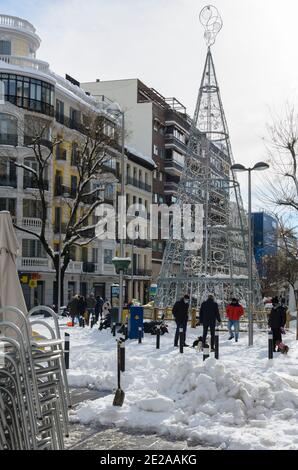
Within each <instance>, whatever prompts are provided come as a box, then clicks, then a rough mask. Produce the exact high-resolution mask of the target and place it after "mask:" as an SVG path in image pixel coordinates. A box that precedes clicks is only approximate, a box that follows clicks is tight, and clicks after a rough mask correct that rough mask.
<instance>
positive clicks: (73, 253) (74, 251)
mask: <svg viewBox="0 0 298 470" xmlns="http://www.w3.org/2000/svg"><path fill="white" fill-rule="evenodd" d="M58 246H59V245H58ZM57 251H59V248H58V250H57ZM70 259H71V261H76V260H77V247H76V246H74V245H72V246H71V247H70Z"/></svg>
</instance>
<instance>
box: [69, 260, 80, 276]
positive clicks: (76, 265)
mask: <svg viewBox="0 0 298 470" xmlns="http://www.w3.org/2000/svg"><path fill="white" fill-rule="evenodd" d="M82 271H83V263H82V262H81V261H70V262H69V265H68V267H67V270H66V272H68V273H81V272H82Z"/></svg>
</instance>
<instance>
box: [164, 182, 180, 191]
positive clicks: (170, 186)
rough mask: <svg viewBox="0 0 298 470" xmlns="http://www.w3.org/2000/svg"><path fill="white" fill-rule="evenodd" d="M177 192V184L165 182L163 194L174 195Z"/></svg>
mask: <svg viewBox="0 0 298 470" xmlns="http://www.w3.org/2000/svg"><path fill="white" fill-rule="evenodd" d="M177 191H178V183H176V182H175V181H166V183H165V193H176V192H177Z"/></svg>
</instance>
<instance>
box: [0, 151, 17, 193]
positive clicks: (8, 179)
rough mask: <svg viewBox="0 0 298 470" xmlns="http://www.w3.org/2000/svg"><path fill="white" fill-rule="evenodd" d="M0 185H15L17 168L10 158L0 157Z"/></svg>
mask: <svg viewBox="0 0 298 470" xmlns="http://www.w3.org/2000/svg"><path fill="white" fill-rule="evenodd" d="M0 186H13V187H14V188H16V187H17V170H16V166H15V165H14V163H13V161H12V160H9V159H8V158H5V157H2V158H1V159H0Z"/></svg>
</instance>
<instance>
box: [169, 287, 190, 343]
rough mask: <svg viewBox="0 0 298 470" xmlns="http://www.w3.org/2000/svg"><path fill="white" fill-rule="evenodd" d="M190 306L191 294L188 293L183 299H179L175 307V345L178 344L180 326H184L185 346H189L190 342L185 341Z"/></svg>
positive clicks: (184, 338)
mask: <svg viewBox="0 0 298 470" xmlns="http://www.w3.org/2000/svg"><path fill="white" fill-rule="evenodd" d="M188 307H189V295H187V294H186V295H185V296H184V297H183V298H182V299H180V300H178V302H176V303H175V305H174V307H173V317H174V318H175V322H176V325H177V328H176V334H175V339H174V346H175V347H177V346H178V339H179V329H180V328H183V345H184V346H185V347H187V346H188V344H186V343H185V340H186V329H187V321H188Z"/></svg>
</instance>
